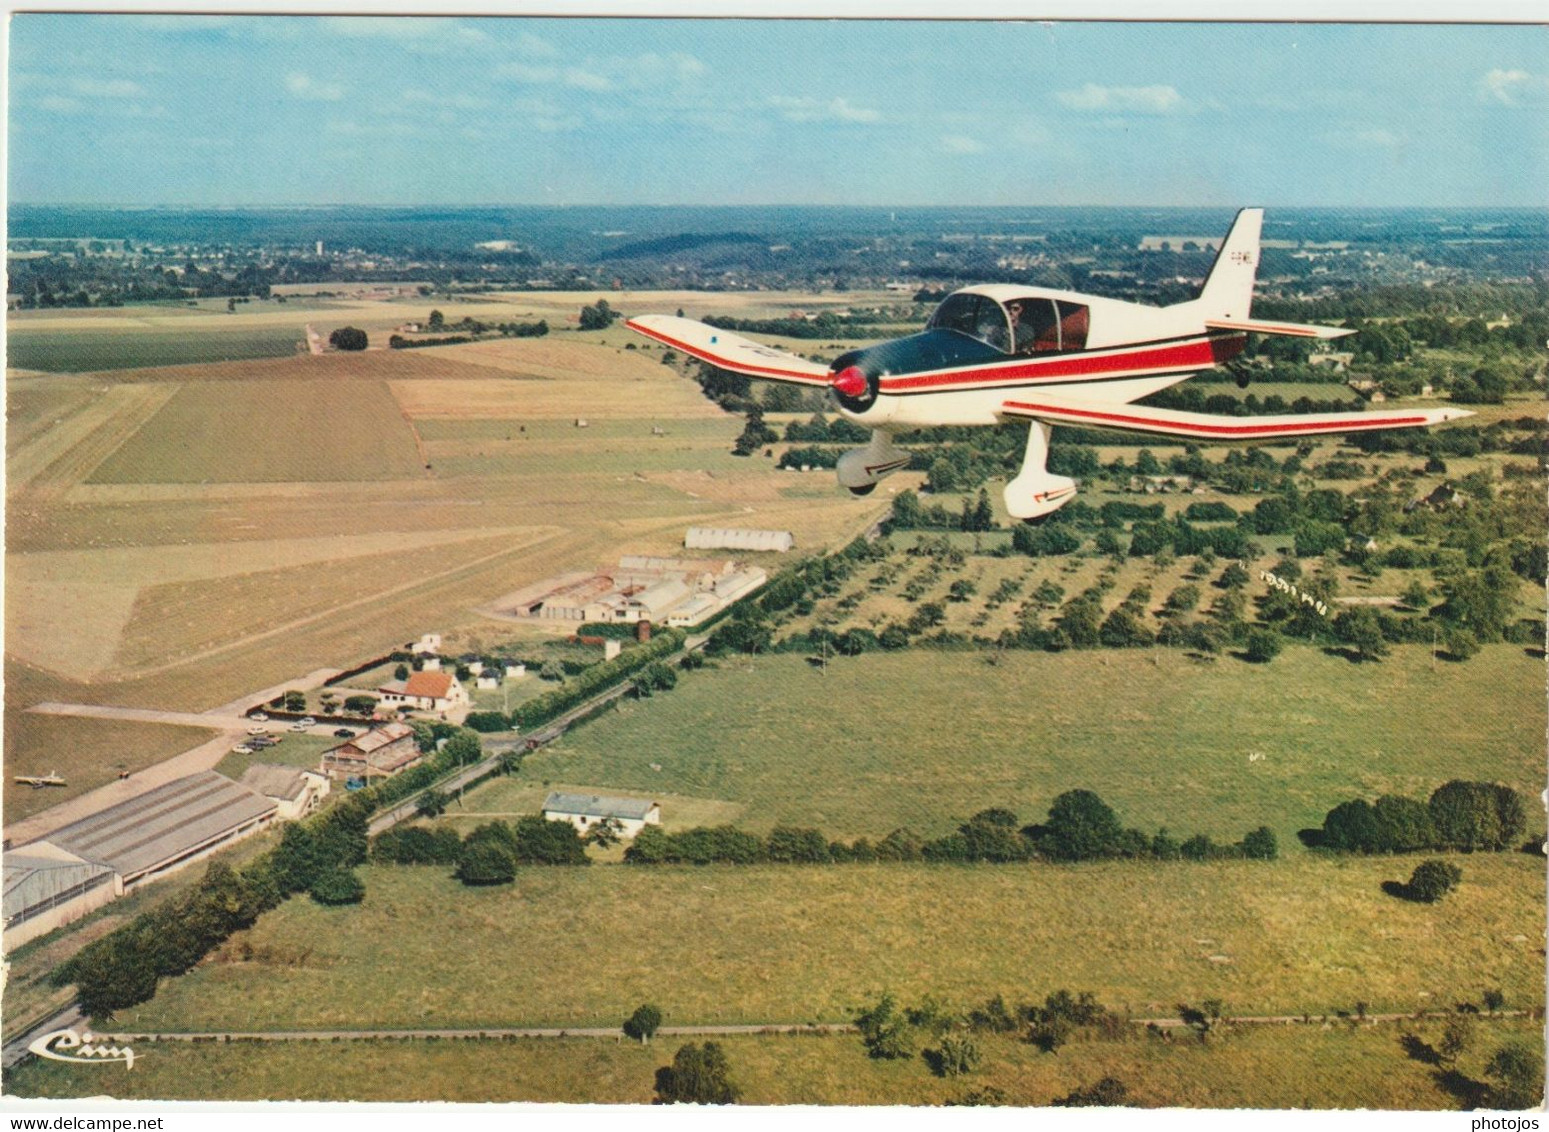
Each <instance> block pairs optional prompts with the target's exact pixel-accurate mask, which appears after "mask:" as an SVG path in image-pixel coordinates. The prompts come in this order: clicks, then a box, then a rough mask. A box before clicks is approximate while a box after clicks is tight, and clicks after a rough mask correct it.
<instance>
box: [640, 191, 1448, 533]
mask: <svg viewBox="0 0 1549 1132" xmlns="http://www.w3.org/2000/svg"><path fill="white" fill-rule="evenodd" d="M1263 220H1264V210H1263V209H1260V208H1245V209H1243V210H1242V211H1241V212H1239V213H1238V214H1237V219H1236V221H1235V222H1234V223H1233V224H1232V229H1231V231H1230V232H1229V233H1228V234H1227V237H1226V240H1225V242H1224V243H1223V244H1222V245H1221V250H1220V252H1219V253H1218V254H1217V256H1216V260H1215V263H1214V265H1213V266H1212V267H1211V269H1210V274H1209V276H1208V277H1207V278H1206V279H1205V285H1204V287H1203V288H1202V289H1201V290H1200V293H1199V297H1198V298H1195V299H1191V300H1189V301H1187V302H1183V303H1175V304H1173V305H1172V306H1168V307H1152V306H1146V305H1144V304H1142V303H1131V302H1123V301H1121V300H1118V299H1106V298H1102V297H1100V296H1097V295H1083V294H1079V293H1077V292H1072V291H1056V290H1050V289H1049V288H1046V287H1023V286H1018V285H1012V284H1003V283H997V284H990V285H986V286H980V287H965V288H964V289H962V290H961V291H957V292H954V293H953V294H951V295H949V296H947V298H946V299H945V300H944V301H943V302H942V304H941V305H940V306H939V307H937V308H936V312H935V314H933V315H932V316H931V319H930V322H929V323H927V324H926V328H925V330H924V331H923V332H921V333H919V334H912V335H910V336H909V337H907V338H899V339H896V340H894V341H891V342H883V343H880V344H878V345H875V346H868V347H866V348H865V349H862V350H852V351H850V352H849V353H846V354H843V355H841V356H840V357H838V358H836V359H835V360H834V362H833V364H832V365H831V366H828V365H824V364H823V363H821V362H814V361H810V360H808V359H806V358H803V357H800V356H798V355H796V354H791V353H787V352H786V351H784V350H777V349H775V348H773V347H771V346H766V345H764V344H762V343H760V342H754V341H752V340H751V339H748V338H743V337H740V336H738V335H736V334H729V333H727V332H726V331H724V330H718V329H716V328H715V327H712V326H707V325H705V324H704V323H702V322H695V321H693V320H692V319H687V318H674V317H672V316H670V315H657V314H650V315H641V316H639V317H636V318H631V319H629V320H628V321H627V322H626V325H627V326H628V327H629V328H630V329H631V330H634V331H637V332H638V333H640V334H644V335H646V336H647V337H649V338H654V339H656V340H657V341H658V342H663V343H665V344H667V345H669V346H671V347H673V348H674V349H678V350H682V351H683V352H684V353H686V354H690V355H692V356H693V357H696V358H699V359H701V360H702V361H706V362H709V363H710V364H711V365H714V366H718V367H720V368H721V369H725V370H730V371H732V372H734V373H740V374H746V375H747V376H749V377H757V378H763V379H765V380H769V381H785V382H792V383H794V384H798V385H808V386H823V387H827V388H828V389H830V390H832V391H833V395H834V399H835V401H836V402H837V404H838V407H839V409H840V411H841V412H842V413H843V414H844V415H845V416H846V417H847V418H849V419H850V420H852V421H854V422H856V423H857V424H861V425H865V426H867V427H869V428H870V429H871V430H872V433H871V443H870V444H868V445H867V446H866V447H864V448H856V449H852V450H851V451H849V452H847V453H845V454H844V456H843V457H841V458H840V460H839V467H838V474H839V482H840V484H841V485H843V486H844V487H847V488H849V489H850V491H852V492H854V493H855V494H857V495H865V494H867V493H868V492H871V491H873V490H875V489H876V486H877V484H878V483H879V482H881V480H882V478H883V477H884V476H887V475H890V474H892V473H893V472H896V471H898V470H899V469H900V468H903V467H906V466H907V465H908V463H909V453H908V452H907V451H905V450H904V449H901V448H898V447H896V446H895V445H894V443H893V434H894V433H897V432H901V431H905V430H908V429H914V428H926V427H931V426H936V425H998V424H1003V423H1005V422H1007V421H1014V420H1026V421H1029V422H1030V427H1029V429H1028V435H1027V449H1026V453H1025V455H1024V456H1023V459H1022V469H1021V471H1020V473H1019V474H1018V475H1017V476H1016V478H1015V479H1013V480H1012V481H1011V482H1010V483H1008V484H1007V485H1006V490H1005V499H1006V509H1007V511H1009V512H1010V514H1011V515H1012V516H1013V517H1014V518H1018V519H1029V520H1031V519H1039V518H1042V517H1044V516H1046V515H1049V514H1052V513H1053V512H1054V511H1056V510H1058V509H1059V508H1060V507H1062V506H1063V505H1064V504H1066V503H1068V502H1069V501H1070V500H1071V499H1072V498H1074V496H1075V494H1076V484H1075V482H1074V481H1072V480H1071V479H1070V478H1069V477H1068V476H1061V475H1056V474H1054V473H1052V472H1050V471H1048V470H1047V469H1046V467H1045V460H1046V458H1047V456H1048V438H1047V436H1046V434H1045V426H1047V425H1054V424H1070V425H1082V426H1086V427H1094V428H1112V429H1121V430H1124V431H1129V432H1142V433H1155V434H1158V435H1161V436H1171V437H1181V438H1183V439H1186V440H1195V441H1202V440H1223V441H1254V440H1266V439H1270V438H1274V437H1287V436H1311V435H1316V434H1320V433H1348V432H1368V431H1372V430H1375V429H1385V428H1413V427H1416V426H1423V425H1432V424H1437V423H1440V422H1441V421H1448V420H1454V419H1456V418H1458V417H1466V416H1471V415H1472V414H1470V413H1469V412H1467V411H1466V410H1463V409H1404V410H1386V411H1383V412H1372V413H1319V414H1281V415H1275V416H1256V417H1229V416H1212V415H1209V414H1206V413H1187V412H1180V411H1177V410H1172V409H1156V408H1151V407H1149V406H1145V405H1136V404H1133V402H1135V401H1137V400H1139V399H1140V398H1142V397H1145V396H1146V395H1147V394H1150V393H1155V392H1156V391H1157V390H1159V389H1165V388H1167V387H1168V386H1170V385H1176V384H1177V383H1178V382H1180V381H1184V380H1186V379H1187V378H1190V377H1192V376H1194V375H1195V374H1196V373H1199V372H1201V371H1202V370H1208V369H1212V368H1214V367H1215V366H1219V365H1222V364H1223V363H1225V362H1227V361H1230V360H1231V359H1232V358H1234V357H1236V356H1237V355H1238V354H1240V353H1241V352H1242V350H1243V347H1244V346H1245V345H1246V344H1247V336H1248V335H1249V334H1283V335H1290V336H1292V337H1297V338H1338V337H1341V336H1343V335H1346V334H1351V333H1353V331H1351V330H1346V329H1342V328H1339V327H1330V326H1308V325H1303V324H1301V323H1292V322H1281V321H1278V320H1275V321H1260V320H1256V319H1254V318H1252V317H1251V315H1250V313H1249V312H1250V309H1251V307H1252V303H1253V281H1254V276H1255V274H1256V272H1257V269H1258V262H1259V231H1260V228H1261V227H1262V225H1263Z"/></svg>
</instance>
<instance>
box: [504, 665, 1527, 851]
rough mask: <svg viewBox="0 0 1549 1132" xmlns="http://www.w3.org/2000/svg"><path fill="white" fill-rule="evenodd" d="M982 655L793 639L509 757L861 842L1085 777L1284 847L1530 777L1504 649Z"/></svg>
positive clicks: (1171, 822) (555, 773)
mask: <svg viewBox="0 0 1549 1132" xmlns="http://www.w3.org/2000/svg"><path fill="white" fill-rule="evenodd" d="M991 659H994V656H993V654H986V653H949V652H934V651H930V650H925V649H913V650H909V651H907V652H903V653H897V654H881V653H878V654H868V655H865V656H862V657H856V658H838V659H835V660H832V661H830V663H829V665H828V669H827V675H824V674H822V673H821V672H820V671H819V670H817V669H815V668H813V667H812V666H810V665H809V664H808V663H807V662H806V659H805V658H804V657H801V656H793V655H783V656H768V657H760V658H757V659H749V658H746V657H739V658H734V659H727V660H723V661H721V662H719V667H718V668H716V669H715V670H713V671H708V670H707V671H702V672H699V673H694V674H691V675H689V676H687V677H685V678H684V679H682V680H680V681H679V684H678V687H677V688H676V689H675V690H674V691H672V692H671V693H669V694H667V695H665V696H658V697H655V698H653V699H651V700H649V701H647V702H643V703H627V704H625V705H623V706H621V707H620V709H619V710H618V711H616V712H613V713H611V714H609V715H607V716H605V717H603V718H601V719H599V720H597V721H596V722H594V723H591V724H589V725H587V726H586V727H584V728H581V729H579V730H578V731H574V732H572V733H570V734H569V735H567V736H566V737H565V738H564V740H563V741H562V742H560V743H557V744H555V745H553V746H550V747H546V748H544V749H543V750H542V751H541V752H539V753H537V754H535V755H533V756H531V757H529V758H528V760H527V762H526V763H525V764H524V766H523V768H522V771H521V774H522V777H523V778H524V779H528V780H530V779H534V778H537V779H552V780H555V781H561V780H563V781H567V782H589V783H595V784H597V785H599V786H607V787H609V788H611V789H616V790H619V791H621V792H642V793H647V794H649V793H652V792H655V791H673V792H676V793H680V794H687V795H692V796H694V797H700V798H716V799H723V800H726V801H732V802H740V803H743V804H745V805H746V806H747V809H748V817H747V819H746V821H747V824H748V826H749V827H751V828H754V829H767V828H768V827H769V826H770V825H772V824H774V823H775V822H777V821H780V822H792V823H796V824H800V825H815V826H818V827H820V828H821V829H823V831H824V832H825V833H827V834H828V835H829V836H830V837H836V836H844V837H854V836H859V835H865V836H868V837H872V838H876V837H879V836H881V835H883V834H886V833H887V832H888V831H890V830H892V829H895V828H897V827H899V826H909V827H910V828H912V829H914V830H915V832H917V833H920V834H922V835H926V836H936V835H939V834H942V833H945V832H947V831H948V830H950V829H951V828H952V827H953V826H954V825H955V824H956V823H957V822H958V821H961V820H962V819H963V818H966V817H967V816H969V815H970V814H973V813H975V812H976V811H978V810H981V809H984V808H985V807H988V806H1004V807H1007V808H1009V809H1012V810H1014V811H1016V812H1017V813H1018V814H1019V815H1020V816H1021V817H1022V818H1023V819H1024V820H1027V821H1032V820H1036V819H1039V818H1042V817H1043V815H1044V813H1045V812H1046V811H1047V808H1048V805H1049V803H1050V801H1051V800H1052V799H1053V798H1054V796H1055V795H1057V794H1059V793H1061V792H1063V791H1065V790H1070V789H1074V788H1076V787H1085V788H1088V789H1092V790H1095V791H1097V792H1098V793H1099V794H1100V795H1102V797H1103V798H1104V799H1105V800H1106V801H1108V803H1109V804H1110V805H1112V806H1113V807H1114V808H1115V809H1116V810H1117V811H1118V813H1119V817H1120V819H1121V820H1123V821H1124V822H1125V823H1126V824H1128V825H1137V826H1140V827H1142V828H1144V829H1146V830H1147V831H1154V830H1155V829H1156V828H1157V826H1159V825H1163V824H1165V825H1167V826H1168V827H1169V828H1171V829H1172V830H1173V831H1174V832H1175V833H1181V834H1185V835H1186V834H1188V833H1193V832H1204V833H1208V834H1210V835H1211V836H1212V837H1215V838H1216V839H1218V840H1222V839H1228V840H1232V841H1235V840H1237V839H1238V838H1240V837H1241V836H1242V835H1243V834H1244V833H1245V832H1247V831H1248V830H1250V829H1252V828H1254V827H1255V826H1258V825H1268V826H1270V827H1271V828H1273V829H1274V830H1275V832H1276V833H1277V835H1278V836H1279V838H1280V842H1281V846H1282V849H1283V850H1285V851H1290V852H1295V851H1296V850H1297V845H1296V840H1295V835H1296V831H1297V830H1298V829H1301V828H1303V827H1306V826H1313V825H1318V824H1321V822H1322V818H1323V815H1324V814H1325V813H1326V812H1327V811H1328V810H1329V809H1330V808H1331V807H1332V806H1334V805H1335V804H1337V803H1338V802H1341V801H1343V800H1345V799H1347V798H1350V797H1353V796H1368V797H1376V796H1377V795H1378V794H1380V793H1383V792H1387V791H1395V792H1399V793H1406V794H1411V795H1414V796H1418V797H1422V798H1423V797H1426V796H1428V795H1429V794H1430V792H1431V791H1432V790H1434V789H1435V788H1436V787H1437V786H1439V785H1441V783H1443V782H1445V781H1446V780H1447V779H1449V778H1482V779H1493V780H1499V781H1502V782H1506V783H1509V784H1510V785H1512V786H1514V787H1516V788H1517V789H1518V790H1521V791H1523V792H1524V793H1525V794H1527V795H1528V796H1529V797H1536V796H1537V795H1538V793H1539V792H1540V791H1541V790H1542V789H1543V735H1544V729H1545V710H1544V699H1543V663H1542V661H1540V660H1535V659H1533V658H1532V657H1530V656H1528V655H1525V653H1524V651H1523V650H1522V649H1520V648H1516V647H1512V646H1507V645H1499V646H1490V647H1487V648H1486V649H1484V651H1483V652H1481V653H1480V655H1479V656H1478V657H1476V658H1475V659H1473V660H1471V661H1469V662H1468V663H1466V664H1461V665H1459V664H1448V663H1444V662H1443V663H1439V664H1437V666H1436V668H1435V670H1434V671H1432V668H1431V659H1430V653H1429V650H1427V649H1424V648H1419V647H1414V646H1409V647H1398V648H1395V649H1394V650H1393V654H1392V656H1391V657H1389V658H1388V659H1386V660H1384V661H1382V662H1381V663H1377V664H1364V665H1357V664H1352V663H1350V662H1349V661H1347V660H1344V659H1342V658H1339V657H1334V656H1328V655H1325V654H1324V653H1323V652H1321V651H1319V650H1317V649H1314V648H1311V647H1307V646H1292V647H1289V648H1287V649H1286V651H1285V652H1284V653H1283V654H1282V655H1281V656H1280V657H1279V658H1278V659H1276V660H1275V661H1274V662H1273V663H1271V664H1268V665H1252V664H1247V663H1244V662H1242V661H1238V660H1234V659H1231V658H1223V659H1221V660H1217V661H1215V662H1213V663H1209V664H1205V663H1201V662H1199V661H1195V660H1191V659H1189V658H1188V657H1187V656H1185V655H1184V654H1182V653H1180V652H1178V651H1176V650H1171V649H1155V650H1104V651H1101V652H1097V651H1092V652H1070V653H1064V654H1058V655H1056V654H1048V653H1025V652H1019V651H1007V652H1006V653H1005V654H1004V656H1003V657H1002V658H1001V662H1000V663H999V664H998V665H992V664H990V663H989V660H991ZM924 689H929V694H921V693H922V690H924ZM1484 704H1488V705H1489V710H1488V711H1484V710H1480V707H1479V705H1484ZM652 763H655V764H657V765H658V766H660V767H661V769H660V770H659V771H658V770H654V769H652V767H651V764H652Z"/></svg>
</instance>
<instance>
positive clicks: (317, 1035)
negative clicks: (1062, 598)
mask: <svg viewBox="0 0 1549 1132" xmlns="http://www.w3.org/2000/svg"><path fill="white" fill-rule="evenodd" d="M1527 1014H1528V1012H1527V1011H1526V1010H1501V1011H1497V1012H1496V1013H1495V1014H1493V1015H1492V1014H1481V1015H1478V1016H1477V1017H1479V1018H1480V1019H1482V1020H1489V1019H1491V1018H1497V1019H1500V1018H1522V1017H1526V1016H1527ZM1431 1016H1432V1017H1441V1016H1442V1015H1441V1014H1440V1012H1438V1013H1437V1014H1433V1015H1431ZM1415 1017H1416V1015H1414V1014H1413V1013H1408V1014H1368V1015H1366V1017H1365V1018H1364V1019H1361V1021H1363V1022H1365V1023H1368V1024H1374V1023H1378V1022H1403V1021H1407V1020H1411V1019H1414V1018H1415ZM1129 1021H1130V1025H1132V1026H1148V1025H1155V1026H1159V1027H1161V1028H1163V1029H1181V1028H1183V1027H1184V1025H1185V1023H1184V1021H1183V1019H1181V1018H1132V1019H1130V1020H1129ZM1342 1021H1355V1019H1354V1018H1342V1017H1340V1016H1338V1015H1331V1014H1311V1015H1305V1016H1304V1015H1301V1014H1255V1015H1249V1016H1233V1017H1231V1018H1223V1019H1222V1020H1221V1022H1222V1023H1223V1024H1224V1023H1230V1024H1232V1025H1249V1026H1292V1025H1316V1026H1322V1025H1335V1024H1338V1023H1339V1022H1342ZM854 1030H855V1024H854V1023H853V1022H798V1023H792V1022H759V1023H752V1024H748V1025H714V1026H663V1027H662V1028H661V1029H660V1030H658V1031H656V1033H657V1036H658V1037H664V1038H678V1037H683V1038H687V1037H716V1036H722V1037H727V1036H732V1035H737V1034H845V1033H853V1032H854ZM106 1036H108V1037H111V1038H112V1040H113V1041H115V1042H119V1043H132V1042H224V1041H232V1042H332V1041H347V1040H357V1041H371V1040H374V1039H403V1038H419V1039H467V1038H493V1039H499V1038H621V1037H623V1036H624V1032H623V1030H621V1029H620V1028H619V1027H617V1026H571V1027H558V1026H486V1027H483V1028H479V1029H423V1030H179V1031H167V1030H160V1031H150V1030H145V1031H140V1032H134V1033H131V1032H118V1033H113V1034H110V1035H106Z"/></svg>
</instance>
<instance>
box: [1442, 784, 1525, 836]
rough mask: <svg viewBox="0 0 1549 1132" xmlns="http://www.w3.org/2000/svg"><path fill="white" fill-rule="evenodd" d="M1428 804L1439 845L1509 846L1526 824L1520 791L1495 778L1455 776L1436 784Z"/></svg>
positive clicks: (1520, 834)
mask: <svg viewBox="0 0 1549 1132" xmlns="http://www.w3.org/2000/svg"><path fill="white" fill-rule="evenodd" d="M1427 808H1428V809H1429V810H1430V814H1431V820H1432V821H1433V822H1434V823H1435V825H1436V845H1437V847H1438V848H1443V849H1460V850H1462V851H1463V852H1465V853H1472V852H1474V851H1476V850H1480V849H1484V850H1494V851H1498V850H1501V849H1507V848H1510V847H1512V846H1514V845H1516V844H1517V843H1518V842H1519V841H1520V840H1521V839H1522V833H1523V830H1524V829H1525V828H1526V827H1527V809H1526V807H1525V806H1524V805H1523V802H1522V797H1521V795H1519V794H1518V793H1517V792H1516V791H1515V790H1513V789H1512V788H1511V787H1509V786H1502V785H1499V784H1497V783H1493V782H1464V781H1461V780H1459V779H1454V780H1453V781H1451V782H1447V783H1444V784H1443V785H1441V786H1439V787H1437V789H1436V792H1435V793H1433V794H1432V795H1431V798H1430V802H1429V803H1428V806H1427Z"/></svg>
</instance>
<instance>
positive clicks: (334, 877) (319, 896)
mask: <svg viewBox="0 0 1549 1132" xmlns="http://www.w3.org/2000/svg"><path fill="white" fill-rule="evenodd" d="M365 895H366V885H365V882H364V881H362V880H361V879H360V877H358V876H356V875H355V873H354V871H353V870H351V869H329V870H328V871H327V872H325V873H323V874H322V875H321V876H319V877H318V878H317V879H316V880H315V881H313V882H312V899H313V900H316V901H317V902H318V903H319V904H359V903H360V902H361V900H362V899H363V898H364V897H365Z"/></svg>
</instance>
